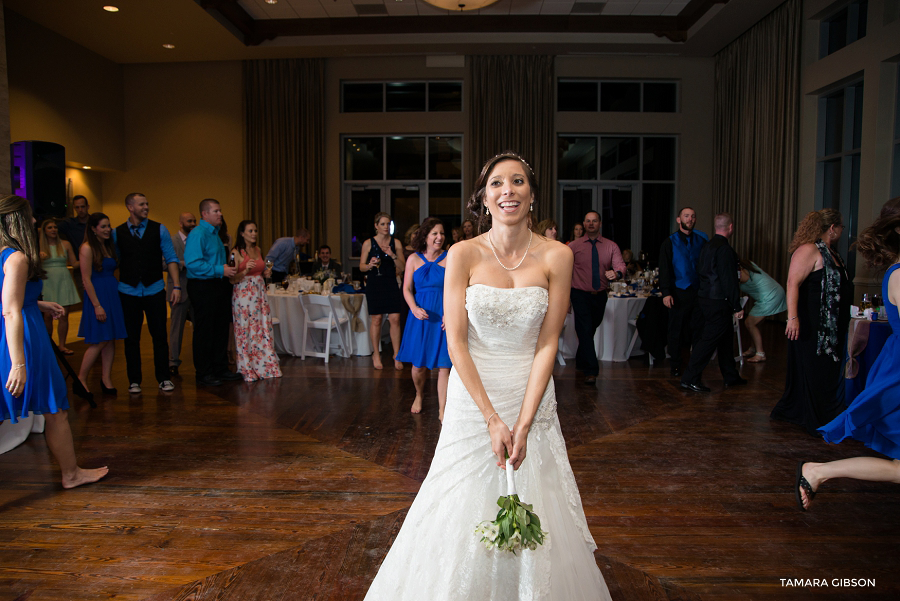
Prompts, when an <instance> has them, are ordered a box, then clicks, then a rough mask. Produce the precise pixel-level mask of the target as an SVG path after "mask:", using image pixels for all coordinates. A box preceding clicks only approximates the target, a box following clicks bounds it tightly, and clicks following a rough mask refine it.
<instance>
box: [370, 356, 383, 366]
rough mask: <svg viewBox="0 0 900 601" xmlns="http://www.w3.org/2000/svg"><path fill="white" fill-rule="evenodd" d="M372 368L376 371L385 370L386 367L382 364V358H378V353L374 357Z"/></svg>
mask: <svg viewBox="0 0 900 601" xmlns="http://www.w3.org/2000/svg"><path fill="white" fill-rule="evenodd" d="M372 367H374V368H375V369H384V366H383V365H382V364H381V357H379V356H378V353H375V354H374V355H372Z"/></svg>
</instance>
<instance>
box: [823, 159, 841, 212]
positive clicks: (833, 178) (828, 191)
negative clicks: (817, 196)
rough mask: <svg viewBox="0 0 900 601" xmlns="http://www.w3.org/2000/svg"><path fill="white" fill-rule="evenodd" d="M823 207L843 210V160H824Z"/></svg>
mask: <svg viewBox="0 0 900 601" xmlns="http://www.w3.org/2000/svg"><path fill="white" fill-rule="evenodd" d="M822 169H824V174H823V177H822V208H823V209H828V208H831V209H835V210H837V211H840V210H841V160H840V159H834V160H832V161H824V162H822Z"/></svg>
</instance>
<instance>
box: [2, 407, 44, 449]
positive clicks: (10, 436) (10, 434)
mask: <svg viewBox="0 0 900 601" xmlns="http://www.w3.org/2000/svg"><path fill="white" fill-rule="evenodd" d="M43 431H44V416H43V415H35V414H34V413H30V412H29V413H28V417H26V418H24V419H19V421H17V422H16V423H12V421H11V420H6V421H4V422H3V423H2V424H0V454H2V453H5V452H7V451H11V450H13V449H14V448H16V447H17V446H19V445H20V444H22V443H23V442H25V439H26V438H28V435H29V434H31V433H32V432H43Z"/></svg>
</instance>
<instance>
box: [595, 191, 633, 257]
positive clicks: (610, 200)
mask: <svg viewBox="0 0 900 601" xmlns="http://www.w3.org/2000/svg"><path fill="white" fill-rule="evenodd" d="M601 194H602V195H603V208H602V209H601V210H602V213H603V225H602V228H603V237H604V238H609V239H610V240H612V241H613V242H615V243H616V244H618V245H619V248H620V249H621V250H625V249H626V248H631V188H626V189H624V190H620V189H618V188H605V189H603V190H602V191H601Z"/></svg>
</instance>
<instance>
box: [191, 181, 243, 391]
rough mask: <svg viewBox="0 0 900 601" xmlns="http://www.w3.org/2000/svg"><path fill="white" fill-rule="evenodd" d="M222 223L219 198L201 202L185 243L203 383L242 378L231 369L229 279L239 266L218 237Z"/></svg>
mask: <svg viewBox="0 0 900 601" xmlns="http://www.w3.org/2000/svg"><path fill="white" fill-rule="evenodd" d="M221 225H222V207H221V206H220V205H219V201H218V200H215V199H213V198H207V199H205V200H203V201H201V202H200V222H199V223H198V224H197V227H195V228H194V229H193V230H191V235H190V236H188V237H187V241H186V242H185V245H184V263H185V266H186V267H187V277H188V283H187V288H188V296H190V297H191V299H192V301H191V302H192V304H193V307H194V340H193V347H194V368H195V369H196V370H197V384H198V385H200V386H219V385H220V384H221V383H222V380H241V379H243V378H242V377H241V374H237V373H234V372H233V371H231V370H229V369H228V328H230V327H231V284H230V283H229V282H228V279H227V278H230V277H233V276H234V274H235V273H236V272H237V269H236V268H235V267H232V266H230V265H228V264H227V263H226V261H225V245H224V244H222V239H221V238H219V227H220V226H221Z"/></svg>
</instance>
